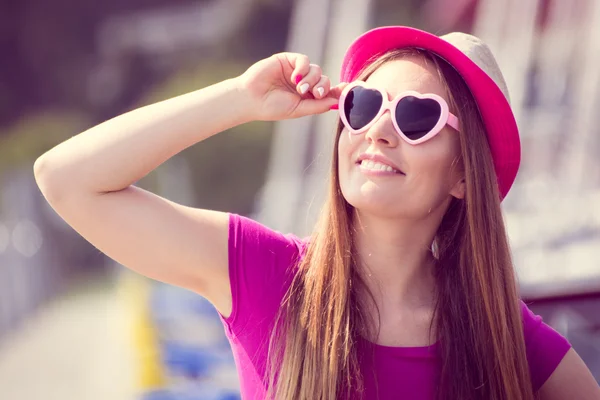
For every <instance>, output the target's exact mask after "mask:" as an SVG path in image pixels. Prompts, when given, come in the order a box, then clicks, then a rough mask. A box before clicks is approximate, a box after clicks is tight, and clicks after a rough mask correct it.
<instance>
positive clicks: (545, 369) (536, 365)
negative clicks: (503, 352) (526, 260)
mask: <svg viewBox="0 0 600 400" xmlns="http://www.w3.org/2000/svg"><path fill="white" fill-rule="evenodd" d="M521 311H522V314H523V332H524V334H525V346H526V351H527V361H528V362H529V371H530V374H531V384H532V385H533V390H534V391H535V392H537V391H538V390H539V389H540V388H541V387H542V385H543V384H544V383H545V382H546V380H548V378H549V377H550V375H552V373H553V372H554V370H555V369H556V367H557V366H558V364H559V363H560V362H561V361H562V359H563V357H564V356H565V354H566V353H567V351H569V349H570V348H571V345H570V344H569V342H568V341H567V339H565V338H564V337H563V336H562V335H561V334H559V333H558V332H556V331H555V330H554V329H552V328H551V327H550V326H548V325H547V324H546V323H544V322H543V321H542V317H540V316H539V315H535V314H534V313H533V312H531V310H530V309H529V308H528V307H527V305H525V303H523V302H521Z"/></svg>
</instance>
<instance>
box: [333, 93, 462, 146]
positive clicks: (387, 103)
mask: <svg viewBox="0 0 600 400" xmlns="http://www.w3.org/2000/svg"><path fill="white" fill-rule="evenodd" d="M357 86H360V87H364V88H365V89H370V90H375V91H377V92H379V93H380V94H381V98H382V100H383V101H382V102H381V107H380V109H379V111H378V112H377V115H375V117H373V119H372V120H371V122H369V123H368V124H367V125H365V126H363V127H362V128H360V129H353V128H352V127H351V126H350V123H349V122H348V119H347V118H346V114H345V112H344V103H345V102H346V97H347V96H348V93H350V90H352V89H354V88H355V87H357ZM408 96H414V97H417V98H419V99H432V100H435V101H436V102H437V103H438V104H439V105H440V110H441V112H440V119H439V120H438V122H437V124H435V126H434V127H433V128H432V129H431V131H429V132H428V133H427V134H426V135H425V136H423V137H422V138H419V139H417V140H411V139H409V138H408V137H407V136H406V135H405V134H404V133H403V132H402V130H401V129H400V127H399V126H398V123H397V122H396V118H395V116H394V111H395V109H396V106H397V105H398V103H399V102H400V100H402V99H403V98H405V97H408ZM389 97H390V96H389V94H388V93H387V92H385V91H383V90H381V89H378V88H375V87H372V86H369V85H367V84H365V83H364V82H362V81H355V82H352V83H350V84H348V86H346V87H345V88H344V90H343V91H342V94H341V95H340V99H339V103H338V109H339V114H340V119H341V120H342V123H343V124H344V126H345V127H346V129H348V131H349V132H350V133H352V134H356V135H358V134H361V133H363V132H365V131H367V130H368V129H369V128H370V127H371V126H373V124H374V123H375V122H376V121H377V120H379V118H381V116H382V115H383V114H384V113H385V112H386V111H390V114H391V115H392V118H391V119H392V124H393V125H394V128H395V129H396V132H397V133H398V134H399V135H400V137H401V138H402V139H404V141H406V142H407V143H408V144H411V145H416V144H419V143H423V142H425V141H427V140H429V139H432V138H433V137H435V135H437V134H438V133H439V132H440V131H441V130H442V128H443V127H444V126H446V124H448V125H449V126H451V127H452V128H454V129H455V130H456V131H457V132H459V131H460V130H459V124H458V118H457V117H456V116H455V115H454V114H452V113H451V112H450V111H449V109H448V103H446V100H444V99H443V98H442V97H440V96H438V95H437V94H433V93H426V94H422V93H419V92H415V91H413V90H409V91H406V92H402V93H400V94H399V95H398V96H396V97H395V98H394V99H392V100H390V99H389Z"/></svg>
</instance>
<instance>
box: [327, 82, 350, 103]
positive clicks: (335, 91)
mask: <svg viewBox="0 0 600 400" xmlns="http://www.w3.org/2000/svg"><path fill="white" fill-rule="evenodd" d="M346 86H348V82H342V83H339V84H338V85H336V86H334V87H333V88H331V90H330V91H329V96H331V97H334V98H336V99H339V98H340V96H341V95H342V92H343V91H344V89H345V88H346Z"/></svg>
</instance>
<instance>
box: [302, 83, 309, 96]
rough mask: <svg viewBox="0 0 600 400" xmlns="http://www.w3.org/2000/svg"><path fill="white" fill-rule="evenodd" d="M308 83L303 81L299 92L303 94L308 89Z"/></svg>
mask: <svg viewBox="0 0 600 400" xmlns="http://www.w3.org/2000/svg"><path fill="white" fill-rule="evenodd" d="M309 86H310V85H309V84H308V83H303V84H302V86H300V93H302V94H304V93H306V92H307V91H308V87H309Z"/></svg>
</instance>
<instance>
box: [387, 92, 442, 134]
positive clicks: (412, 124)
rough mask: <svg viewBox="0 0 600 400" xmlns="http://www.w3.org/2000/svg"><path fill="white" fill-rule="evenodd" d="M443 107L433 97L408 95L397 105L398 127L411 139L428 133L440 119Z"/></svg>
mask: <svg viewBox="0 0 600 400" xmlns="http://www.w3.org/2000/svg"><path fill="white" fill-rule="evenodd" d="M441 114H442V108H441V106H440V104H439V103H438V102H437V101H435V100H432V99H419V98H418V97H414V96H407V97H405V98H403V99H402V100H400V102H399V103H398V105H397V106H396V122H397V123H398V127H399V128H400V130H401V131H402V133H404V134H405V135H406V137H408V138H409V139H411V140H417V139H420V138H422V137H423V136H425V135H427V134H428V133H429V132H431V130H432V129H433V127H434V126H435V125H436V124H437V123H438V121H439V120H440V116H441Z"/></svg>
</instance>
